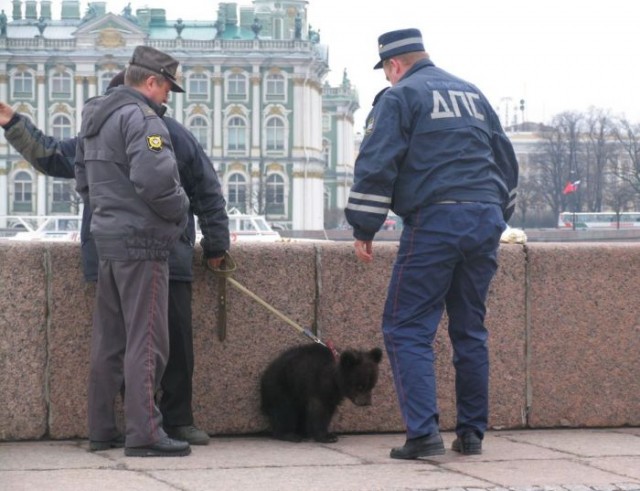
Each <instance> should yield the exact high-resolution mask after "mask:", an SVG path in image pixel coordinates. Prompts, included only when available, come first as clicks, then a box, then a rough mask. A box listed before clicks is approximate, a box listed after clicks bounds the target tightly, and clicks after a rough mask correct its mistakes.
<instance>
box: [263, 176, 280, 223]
mask: <svg viewBox="0 0 640 491" xmlns="http://www.w3.org/2000/svg"><path fill="white" fill-rule="evenodd" d="M266 186H267V189H266V214H267V215H284V178H283V177H282V176H281V175H280V174H271V175H269V176H268V177H267V182H266Z"/></svg>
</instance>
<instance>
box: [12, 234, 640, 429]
mask: <svg viewBox="0 0 640 491" xmlns="http://www.w3.org/2000/svg"><path fill="white" fill-rule="evenodd" d="M374 247H375V249H374V250H375V254H376V259H375V262H374V263H373V264H367V265H365V264H362V263H360V262H358V261H357V260H356V258H355V256H354V254H353V246H352V244H351V243H350V242H348V243H347V242H344V243H343V242H323V241H318V242H295V241H291V242H282V243H273V244H258V243H242V244H238V245H236V246H235V247H234V249H233V251H232V253H233V256H234V258H235V259H236V262H237V266H238V267H237V270H236V272H235V273H234V275H233V278H234V279H235V280H237V281H238V282H240V283H241V284H242V285H244V286H245V287H247V288H249V289H250V290H251V291H253V292H254V293H255V294H257V295H258V296H259V297H261V298H262V299H264V300H265V301H267V302H269V303H270V304H272V305H273V306H274V307H276V308H277V309H279V310H281V311H282V312H283V313H284V314H286V315H287V316H289V317H290V318H291V319H292V320H293V321H294V322H296V323H297V324H299V325H300V326H302V327H304V328H310V329H316V330H317V331H318V332H319V334H320V336H321V337H322V338H323V339H325V340H331V341H332V342H333V343H334V344H335V345H336V346H337V347H338V349H344V348H347V347H356V348H362V349H370V348H371V347H374V346H379V347H383V341H382V335H381V332H380V317H381V313H382V308H383V302H384V299H385V296H386V288H387V283H388V280H389V276H390V273H391V267H392V265H393V261H394V257H395V254H396V251H397V244H395V243H389V242H379V243H375V245H374ZM199 256H200V254H199V250H198V251H197V254H196V259H195V261H194V270H195V281H194V283H193V300H194V301H193V328H194V344H195V358H196V369H195V375H194V415H195V419H196V422H197V424H198V425H199V426H201V427H202V428H204V429H205V430H207V431H208V432H210V433H212V434H243V433H255V432H261V431H264V430H265V428H266V422H265V420H264V418H263V417H262V415H261V414H260V412H259V398H258V380H259V377H260V374H261V372H262V370H263V369H264V367H265V366H266V365H267V364H268V362H269V361H270V360H271V359H272V358H273V357H275V356H276V355H277V354H278V353H279V352H280V351H282V350H284V349H286V348H287V347H290V346H293V345H296V344H300V343H305V342H308V341H307V339H306V338H305V337H303V336H302V335H300V334H299V333H298V332H297V331H296V330H295V329H294V328H292V327H291V326H289V325H288V324H286V323H284V322H283V321H282V320H280V319H279V318H277V317H276V316H274V315H273V314H272V313H270V312H268V311H267V310H265V309H264V308H263V307H262V306H261V305H259V304H258V303H256V302H255V301H254V300H252V299H251V298H249V297H247V296H246V295H245V294H243V293H241V292H239V291H238V290H236V289H235V288H234V287H233V285H231V284H229V283H228V284H227V295H226V302H227V317H228V318H227V326H226V329H227V333H226V339H224V340H223V341H222V340H220V339H219V337H218V329H219V325H218V323H219V317H220V316H219V315H218V293H219V288H220V283H219V280H218V279H217V278H216V277H214V276H213V275H212V274H211V273H210V272H209V271H207V270H205V269H203V268H202V266H201V265H200V257H199ZM638 278H640V244H620V245H618V244H616V245H608V244H595V243H594V244H571V245H563V244H529V245H526V246H520V245H503V246H502V247H501V250H500V266H499V270H498V273H497V275H496V278H495V280H494V282H493V284H492V286H491V289H490V292H489V300H488V304H487V319H486V323H487V327H488V329H489V331H490V352H491V372H490V376H491V381H490V384H491V389H490V390H491V402H490V404H491V418H490V426H491V427H494V428H517V427H557V426H622V425H639V424H640V413H639V412H638V407H640V400H639V397H640V396H639V394H640V363H639V362H638V356H637V353H638V352H639V351H640V350H639V349H640V309H638V307H637V303H638V302H637V296H636V294H635V290H636V289H637V286H638ZM94 295H95V289H94V286H93V285H92V284H86V283H85V282H84V281H83V279H82V274H81V265H80V256H79V250H78V246H77V244H67V243H40V244H38V243H14V242H0V401H1V404H0V440H16V439H33V438H73V437H85V436H86V393H87V390H86V382H87V371H88V359H89V343H90V337H91V313H92V307H93V299H94ZM446 327H447V326H446V318H445V319H443V321H442V323H441V325H440V328H439V332H438V336H437V341H436V356H437V358H436V370H437V376H438V398H439V406H440V412H441V425H442V428H443V429H451V428H453V427H454V424H455V419H454V418H455V401H454V373H453V368H452V365H451V347H450V342H449V340H448V335H447V331H446ZM333 429H334V430H335V431H337V432H377V431H402V429H403V424H402V421H401V417H400V414H399V411H398V408H397V402H396V395H395V390H394V387H393V383H392V380H391V374H390V370H389V364H388V360H387V359H386V353H385V356H384V357H383V361H382V364H381V376H380V380H379V383H378V386H377V387H376V389H375V390H374V403H373V405H372V406H370V407H367V408H362V407H355V406H354V405H352V404H351V403H350V402H348V401H345V403H344V404H343V405H342V406H341V407H340V409H339V412H338V414H337V415H336V418H335V419H334V422H333Z"/></svg>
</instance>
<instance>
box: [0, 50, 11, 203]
mask: <svg viewBox="0 0 640 491" xmlns="http://www.w3.org/2000/svg"><path fill="white" fill-rule="evenodd" d="M8 81H9V76H8V75H7V64H6V63H0V101H3V102H7V103H8V101H9V94H8V92H9V91H8V87H7V82H8ZM5 141H6V140H5V138H4V131H2V132H0V142H2V143H4V142H5ZM0 169H2V167H0ZM2 193H3V188H2V187H0V196H2ZM0 201H2V198H0ZM5 215H6V213H5Z"/></svg>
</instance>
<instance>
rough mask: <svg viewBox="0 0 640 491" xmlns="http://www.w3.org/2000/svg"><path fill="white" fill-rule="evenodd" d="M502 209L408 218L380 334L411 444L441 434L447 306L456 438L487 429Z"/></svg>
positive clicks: (459, 207) (474, 206)
mask: <svg viewBox="0 0 640 491" xmlns="http://www.w3.org/2000/svg"><path fill="white" fill-rule="evenodd" d="M504 228H505V223H504V220H503V216H502V210H501V209H500V207H499V206H497V205H491V204H484V203H452V204H434V205H430V206H428V207H425V208H423V209H421V210H419V211H418V212H416V213H415V214H414V215H412V216H409V217H407V218H406V219H405V227H404V230H403V232H402V236H401V239H400V248H399V251H398V256H397V258H396V262H395V264H394V267H393V273H392V276H391V281H390V283H389V290H388V294H387V300H386V303H385V308H384V314H383V319H382V323H383V325H382V331H383V334H384V341H385V347H386V350H387V354H388V356H389V362H390V364H391V369H392V371H393V377H394V383H395V386H396V392H397V395H398V401H399V404H400V410H401V413H402V417H403V419H404V423H405V426H406V431H407V438H417V437H420V436H424V435H428V434H432V433H434V432H437V431H438V430H439V428H438V417H439V413H438V405H437V400H436V378H435V373H434V354H433V342H434V339H435V336H436V331H437V328H438V324H439V322H440V320H441V318H442V313H443V310H444V308H445V306H446V309H447V315H448V317H449V337H450V339H451V343H452V346H453V364H454V367H455V371H456V408H457V409H456V410H457V424H456V433H458V434H459V435H461V434H463V433H465V432H468V431H475V432H477V433H478V434H479V435H480V436H482V435H483V434H484V432H485V430H486V428H487V420H488V412H489V404H488V392H489V353H488V348H487V337H488V333H487V330H486V328H485V326H484V317H485V312H486V308H485V300H486V297H487V292H488V290H489V284H490V283H491V279H492V278H493V276H494V275H495V272H496V270H497V267H498V264H497V251H498V246H499V243H500V235H501V234H502V232H503V230H504Z"/></svg>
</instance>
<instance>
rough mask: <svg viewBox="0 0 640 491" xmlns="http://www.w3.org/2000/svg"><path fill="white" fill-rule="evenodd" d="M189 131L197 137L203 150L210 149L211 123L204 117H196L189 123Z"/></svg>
mask: <svg viewBox="0 0 640 491" xmlns="http://www.w3.org/2000/svg"><path fill="white" fill-rule="evenodd" d="M189 130H190V131H191V133H193V136H195V137H196V140H198V143H200V145H202V148H204V149H205V150H207V148H208V147H209V143H208V142H209V138H208V136H209V123H207V120H206V119H204V118H203V117H202V116H196V117H194V118H193V119H192V120H191V121H190V122H189Z"/></svg>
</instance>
